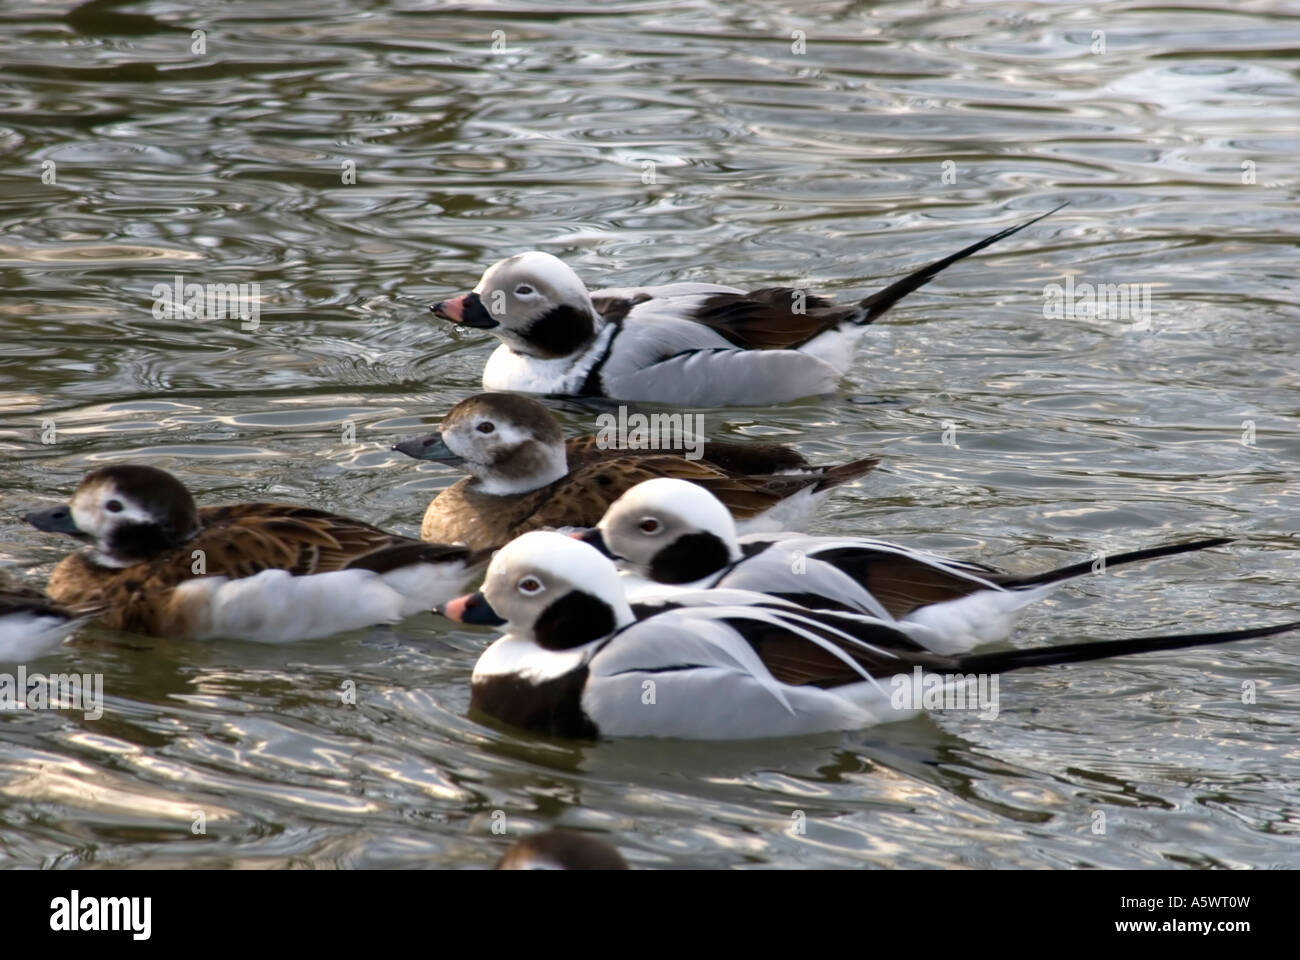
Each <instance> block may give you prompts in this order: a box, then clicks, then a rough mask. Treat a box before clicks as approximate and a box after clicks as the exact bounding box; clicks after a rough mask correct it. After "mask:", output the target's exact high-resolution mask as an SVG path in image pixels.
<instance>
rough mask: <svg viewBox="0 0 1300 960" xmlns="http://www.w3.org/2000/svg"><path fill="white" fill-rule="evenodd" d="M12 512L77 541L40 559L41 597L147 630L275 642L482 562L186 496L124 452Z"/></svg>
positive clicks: (328, 523)
mask: <svg viewBox="0 0 1300 960" xmlns="http://www.w3.org/2000/svg"><path fill="white" fill-rule="evenodd" d="M26 519H27V521H28V522H29V523H31V524H32V525H33V526H35V527H37V528H38V529H40V530H48V531H53V532H58V533H65V534H69V535H71V536H74V537H76V538H78V539H81V540H88V541H90V543H91V546H89V547H88V548H86V549H84V550H81V551H78V552H77V553H74V554H71V555H69V556H67V557H65V558H64V559H63V560H62V561H61V562H60V563H59V565H58V566H57V567H55V568H54V572H53V573H52V574H51V575H50V582H49V585H48V587H47V590H48V592H49V595H50V597H51V598H52V599H54V600H55V601H57V602H59V603H65V604H73V605H80V604H93V605H95V606H97V607H101V608H102V609H103V612H102V613H101V614H100V615H99V617H98V619H99V621H100V622H101V623H103V624H104V625H105V626H107V627H110V628H112V629H117V630H127V631H131V632H135V633H142V634H149V635H153V636H167V637H176V638H188V639H196V640H203V639H209V638H216V637H224V638H231V639H245V640H256V641H261V642H264V643H280V642H285V641H291V640H303V639H310V638H313V637H323V636H327V635H329V634H332V633H338V632H340V631H342V630H351V629H356V628H359V627H365V626H369V625H371V624H377V623H391V622H395V621H397V620H399V619H401V618H403V617H407V616H410V615H412V614H414V613H418V612H420V611H423V610H432V609H433V607H434V606H435V605H436V604H437V603H438V602H439V600H441V599H446V598H447V597H450V596H452V595H453V594H454V593H456V592H458V591H459V590H461V589H463V588H464V586H465V584H466V583H467V581H468V580H469V579H470V577H471V576H473V575H474V574H475V573H477V572H478V571H480V570H481V569H482V567H483V565H484V564H486V562H487V554H486V552H485V551H474V550H471V549H470V548H468V547H464V546H444V545H439V544H429V543H424V542H421V541H419V540H412V539H410V538H408V537H400V536H397V535H396V534H391V533H385V532H384V531H383V530H380V529H378V528H376V527H372V526H370V525H369V524H367V523H362V522H360V521H359V520H349V519H348V518H347V517H340V516H337V515H336V514H332V513H325V512H324V511H321V510H313V509H310V508H308V507H295V506H288V505H284V504H276V503H248V504H236V505H232V506H223V507H204V508H203V509H201V510H200V509H198V508H197V507H196V506H195V503H194V498H193V497H191V496H190V493H189V491H188V490H186V489H185V486H184V485H183V484H182V483H181V482H180V481H179V480H177V479H176V478H175V477H173V476H172V475H171V474H170V473H167V472H166V471H165V470H159V469H157V468H155V467H147V466H138V465H118V466H110V467H102V468H100V469H98V470H95V471H92V472H91V473H88V474H87V475H86V476H85V478H84V479H83V480H82V481H81V484H80V485H79V486H78V487H77V490H76V493H75V494H74V495H73V497H72V502H71V503H70V504H69V505H68V506H60V507H54V508H52V509H49V510H42V511H38V512H33V513H29V514H28V515H27V518H26Z"/></svg>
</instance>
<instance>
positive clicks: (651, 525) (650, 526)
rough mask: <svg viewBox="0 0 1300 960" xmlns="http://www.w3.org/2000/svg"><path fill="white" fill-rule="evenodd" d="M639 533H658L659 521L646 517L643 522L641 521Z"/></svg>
mask: <svg viewBox="0 0 1300 960" xmlns="http://www.w3.org/2000/svg"><path fill="white" fill-rule="evenodd" d="M641 532H642V533H658V532H659V521H658V520H656V519H655V518H654V517H646V518H645V519H644V520H642V521H641Z"/></svg>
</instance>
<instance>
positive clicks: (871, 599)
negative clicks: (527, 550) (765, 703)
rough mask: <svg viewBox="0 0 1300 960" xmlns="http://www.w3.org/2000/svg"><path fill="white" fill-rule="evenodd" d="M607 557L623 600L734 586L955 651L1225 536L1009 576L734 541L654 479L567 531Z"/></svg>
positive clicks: (729, 530) (859, 548)
mask: <svg viewBox="0 0 1300 960" xmlns="http://www.w3.org/2000/svg"><path fill="white" fill-rule="evenodd" d="M575 536H577V537H578V538H579V539H581V540H583V541H584V542H585V543H588V544H590V545H591V546H593V547H595V548H596V549H597V550H599V551H601V552H602V553H604V554H605V555H606V556H608V557H610V558H612V559H615V560H616V561H618V563H619V564H620V566H621V567H622V568H623V571H624V573H625V574H626V575H627V576H629V577H630V578H631V579H630V580H629V582H628V583H627V584H626V587H627V589H628V591H629V593H632V594H634V595H640V594H648V595H651V596H654V595H662V594H664V593H665V591H669V592H671V591H674V590H701V589H709V588H734V589H743V590H754V591H758V592H760V593H766V594H770V595H773V596H778V597H782V598H784V599H786V600H790V601H792V602H794V603H798V604H800V605H802V606H806V607H812V608H814V609H819V610H840V611H847V612H853V613H864V614H867V615H870V616H873V617H878V618H880V619H882V620H887V621H891V622H893V623H894V624H895V625H896V626H897V628H898V629H900V630H902V631H904V632H905V633H907V634H908V636H910V637H912V638H913V639H915V640H917V641H918V642H919V643H921V644H922V645H923V646H925V648H926V649H928V650H932V651H934V652H936V653H948V654H952V653H964V652H966V651H969V650H973V649H975V648H976V647H979V646H983V645H985V644H990V643H996V642H998V641H1001V640H1005V639H1007V638H1008V637H1009V636H1010V635H1011V632H1012V628H1013V627H1014V625H1015V622H1016V618H1017V616H1018V614H1019V613H1020V611H1021V610H1022V609H1023V608H1024V607H1025V606H1027V605H1029V604H1030V603H1033V602H1034V601H1036V600H1041V599H1042V598H1043V597H1045V596H1047V595H1048V594H1049V593H1051V592H1052V591H1053V590H1055V589H1056V588H1057V587H1059V586H1060V585H1061V584H1063V583H1065V582H1066V581H1068V580H1072V579H1074V578H1076V577H1080V576H1084V575H1087V574H1089V573H1095V572H1100V571H1102V570H1107V569H1110V568H1113V567H1118V566H1122V565H1124V564H1130V563H1139V562H1143V561H1148V560H1155V559H1157V558H1160V557H1170V556H1176V555H1178V554H1183V553H1192V552H1194V551H1198V550H1205V549H1208V548H1210V547H1219V546H1224V545H1225V544H1229V543H1232V542H1233V540H1232V538H1231V537H1210V538H1205V539H1200V540H1192V541H1189V542H1185V543H1171V544H1164V545H1162V546H1157V547H1150V548H1148V549H1145V550H1135V551H1130V552H1127V553H1116V554H1111V555H1109V556H1105V557H1100V558H1097V559H1095V560H1086V561H1083V562H1081V563H1073V564H1069V565H1067V566H1063V567H1058V568H1057V569H1055V570H1048V571H1046V572H1043V573H1036V574H1028V575H1020V574H1009V573H1004V572H1002V571H1000V570H998V569H997V568H995V567H991V566H987V565H985V564H982V563H975V562H971V561H967V560H955V559H952V558H951V557H944V556H939V555H937V554H933V553H929V552H926V551H922V550H914V549H911V548H909V547H905V546H900V545H898V544H895V543H889V542H887V541H884V540H876V539H872V538H870V537H859V536H810V535H806V534H798V533H777V534H767V533H757V534H750V535H748V536H738V535H737V532H736V525H735V523H734V522H733V521H732V519H731V515H730V514H729V513H728V512H727V509H726V508H725V507H724V506H722V504H721V503H719V502H718V500H717V498H716V497H713V496H712V495H710V494H709V492H708V491H707V490H703V489H701V488H699V487H696V486H692V485H691V484H686V483H679V482H678V481H676V480H673V479H671V478H655V479H653V480H647V481H645V482H643V483H639V484H637V485H636V486H635V487H633V488H632V489H630V490H628V491H627V492H626V493H624V494H623V495H622V496H621V497H619V498H618V499H617V500H616V501H615V502H614V503H613V504H611V505H610V508H609V510H607V511H606V512H605V516H604V517H602V518H601V520H600V523H599V524H598V525H597V526H595V527H593V528H592V529H590V530H588V531H586V532H583V533H575Z"/></svg>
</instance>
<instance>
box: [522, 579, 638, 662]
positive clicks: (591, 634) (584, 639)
mask: <svg viewBox="0 0 1300 960" xmlns="http://www.w3.org/2000/svg"><path fill="white" fill-rule="evenodd" d="M617 627H618V624H617V623H616V622H615V620H614V611H613V610H612V609H611V608H610V605H609V604H608V603H606V602H605V601H604V600H601V599H599V598H597V597H593V596H592V595H591V594H589V593H586V592H584V591H582V590H574V591H572V592H571V593H568V594H565V595H564V596H563V597H561V598H560V599H559V600H556V601H555V602H554V603H553V604H551V605H550V606H549V607H547V608H546V610H545V611H543V613H542V615H541V616H540V617H538V618H537V623H536V624H535V625H534V626H533V636H534V637H535V638H536V639H537V645H538V646H540V647H542V648H544V649H546V650H572V649H573V648H574V647H581V646H583V645H584V644H588V643H591V641H593V640H599V639H601V638H602V637H607V636H609V635H610V634H611V633H613V632H614V630H615V629H617Z"/></svg>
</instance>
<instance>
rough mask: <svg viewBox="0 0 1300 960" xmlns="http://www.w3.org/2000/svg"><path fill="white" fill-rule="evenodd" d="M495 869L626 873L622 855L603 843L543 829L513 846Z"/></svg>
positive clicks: (574, 832)
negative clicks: (617, 871)
mask: <svg viewBox="0 0 1300 960" xmlns="http://www.w3.org/2000/svg"><path fill="white" fill-rule="evenodd" d="M494 869H497V870H627V869H628V865H627V861H626V860H624V859H623V855H622V854H621V853H619V852H618V848H617V847H615V846H614V845H613V844H611V843H610V842H609V841H607V840H602V839H601V838H600V837H594V836H592V835H591V834H589V833H582V832H580V831H578V830H558V829H557V830H544V831H543V832H541V833H535V834H533V835H532V836H531V837H525V838H524V839H522V840H520V841H519V842H518V843H516V844H514V845H513V846H512V847H511V848H510V849H509V850H507V851H506V852H505V855H504V856H502V857H501V859H500V860H499V861H498V862H497V865H496V867H495V868H494Z"/></svg>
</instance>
